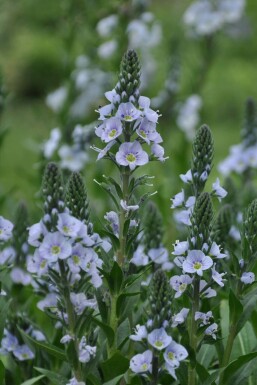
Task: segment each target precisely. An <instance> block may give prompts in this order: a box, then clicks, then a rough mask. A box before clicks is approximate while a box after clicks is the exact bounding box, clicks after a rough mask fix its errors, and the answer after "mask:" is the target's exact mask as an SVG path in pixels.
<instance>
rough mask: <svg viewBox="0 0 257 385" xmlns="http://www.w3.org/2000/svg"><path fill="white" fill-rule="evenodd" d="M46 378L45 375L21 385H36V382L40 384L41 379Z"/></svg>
mask: <svg viewBox="0 0 257 385" xmlns="http://www.w3.org/2000/svg"><path fill="white" fill-rule="evenodd" d="M44 377H45V375H44V374H42V375H41V376H38V377H34V378H31V379H30V380H28V381H25V382H23V383H22V384H21V385H33V384H35V383H36V382H38V381H39V380H41V378H44Z"/></svg>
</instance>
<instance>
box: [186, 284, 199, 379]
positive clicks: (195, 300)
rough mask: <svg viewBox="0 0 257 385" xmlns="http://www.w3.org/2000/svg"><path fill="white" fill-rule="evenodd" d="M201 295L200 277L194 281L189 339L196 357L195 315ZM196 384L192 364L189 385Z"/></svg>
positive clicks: (189, 372)
mask: <svg viewBox="0 0 257 385" xmlns="http://www.w3.org/2000/svg"><path fill="white" fill-rule="evenodd" d="M199 295H200V280H199V278H198V277H195V280H194V292H193V300H192V312H191V322H190V325H189V338H190V346H191V348H192V351H193V352H194V355H196V350H197V322H196V321H195V313H196V312H197V311H199ZM195 384H196V371H195V368H194V367H193V366H192V364H190V367H189V371H188V385H195Z"/></svg>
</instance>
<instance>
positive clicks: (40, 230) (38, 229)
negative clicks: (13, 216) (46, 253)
mask: <svg viewBox="0 0 257 385" xmlns="http://www.w3.org/2000/svg"><path fill="white" fill-rule="evenodd" d="M46 234H47V229H46V227H45V225H44V223H43V221H40V222H39V223H35V224H34V225H32V226H31V227H29V237H28V243H29V244H30V245H31V246H35V247H38V246H39V245H40V239H41V238H43V236H44V235H46Z"/></svg>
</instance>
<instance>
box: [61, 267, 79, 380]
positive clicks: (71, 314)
mask: <svg viewBox="0 0 257 385" xmlns="http://www.w3.org/2000/svg"><path fill="white" fill-rule="evenodd" d="M58 262H59V268H60V274H61V279H62V285H63V294H64V300H65V307H66V312H67V316H68V329H69V334H70V336H71V337H73V339H74V340H73V343H74V348H75V351H76V356H75V357H74V358H73V362H72V363H71V366H72V370H73V372H74V376H75V377H76V379H77V380H78V381H82V380H83V376H82V371H81V364H80V361H79V341H78V339H77V336H76V331H75V327H76V315H75V311H74V307H73V304H72V302H71V299H70V287H69V282H68V280H67V275H66V270H65V265H64V261H62V260H59V261H58ZM70 343H72V341H71V342H70Z"/></svg>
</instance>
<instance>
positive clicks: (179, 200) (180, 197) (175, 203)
mask: <svg viewBox="0 0 257 385" xmlns="http://www.w3.org/2000/svg"><path fill="white" fill-rule="evenodd" d="M171 201H172V205H171V209H174V208H175V207H180V206H182V205H183V203H184V201H185V193H184V190H182V191H181V192H179V193H178V194H176V195H175V196H174V197H173V198H171Z"/></svg>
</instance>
